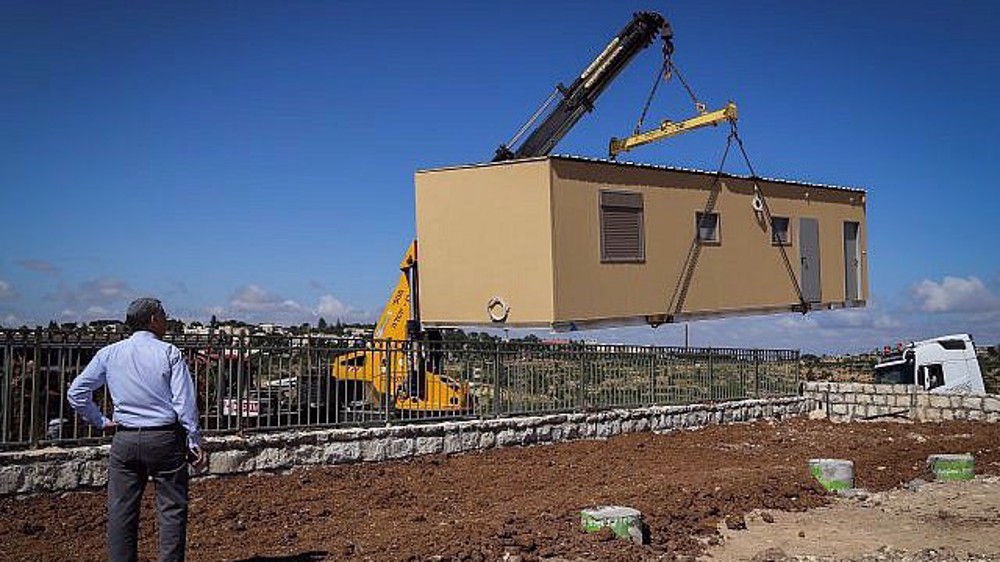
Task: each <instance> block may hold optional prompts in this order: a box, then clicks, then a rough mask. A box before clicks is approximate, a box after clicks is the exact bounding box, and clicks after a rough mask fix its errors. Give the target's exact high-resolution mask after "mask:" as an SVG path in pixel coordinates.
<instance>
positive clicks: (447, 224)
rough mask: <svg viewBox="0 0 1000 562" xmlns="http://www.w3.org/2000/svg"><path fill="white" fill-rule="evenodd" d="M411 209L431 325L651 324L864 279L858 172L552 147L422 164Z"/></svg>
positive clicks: (791, 299)
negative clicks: (676, 160) (780, 169)
mask: <svg viewBox="0 0 1000 562" xmlns="http://www.w3.org/2000/svg"><path fill="white" fill-rule="evenodd" d="M755 183H756V186H757V187H756V188H755ZM416 212H417V217H416V218H417V241H418V250H417V252H418V256H419V257H418V267H419V289H418V298H419V299H420V310H421V320H422V321H423V323H424V324H425V325H427V326H469V325H472V326H475V325H504V326H511V327H538V326H544V327H552V328H555V329H557V330H572V329H578V328H579V329H583V328H589V327H601V326H611V325H626V324H635V323H648V324H652V325H657V324H661V323H666V322H676V321H681V320H686V319H691V318H700V317H713V316H732V315H744V314H762V313H775V312H783V311H793V310H794V311H806V310H816V309H830V308H841V307H858V306H864V305H865V301H866V299H867V295H868V273H867V271H868V267H867V266H868V264H867V259H866V258H867V252H866V250H865V248H866V243H865V235H866V229H865V192H864V191H863V190H861V189H856V188H845V187H834V186H827V185H818V184H812V183H802V182H795V181H787V180H778V179H761V180H757V181H756V182H754V181H752V180H751V179H750V178H748V177H741V176H734V175H727V174H716V173H711V172H703V171H696V170H686V169H679V168H671V167H663V166H651V165H641V164H631V163H618V162H611V161H606V160H592V159H585V158H578V157H568V156H547V157H540V158H531V159H525V160H516V161H511V162H501V163H491V164H479V165H468V166H458V167H450V168H442V169H433V170H422V171H418V172H417V173H416Z"/></svg>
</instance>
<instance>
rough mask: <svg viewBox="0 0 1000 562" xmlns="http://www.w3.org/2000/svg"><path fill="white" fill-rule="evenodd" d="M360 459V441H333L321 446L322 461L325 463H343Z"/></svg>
mask: <svg viewBox="0 0 1000 562" xmlns="http://www.w3.org/2000/svg"><path fill="white" fill-rule="evenodd" d="M360 460H361V443H360V442H358V441H353V442H339V441H333V442H329V443H327V444H326V446H324V447H323V459H322V462H323V463H326V464H343V463H352V462H358V461H360Z"/></svg>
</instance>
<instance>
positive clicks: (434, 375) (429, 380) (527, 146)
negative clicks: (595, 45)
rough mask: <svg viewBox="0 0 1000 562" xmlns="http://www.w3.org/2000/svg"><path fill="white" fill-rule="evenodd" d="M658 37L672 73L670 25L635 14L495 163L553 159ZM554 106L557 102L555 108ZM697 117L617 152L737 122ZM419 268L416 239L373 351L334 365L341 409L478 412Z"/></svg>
mask: <svg viewBox="0 0 1000 562" xmlns="http://www.w3.org/2000/svg"><path fill="white" fill-rule="evenodd" d="M657 36H659V37H660V38H661V39H662V50H663V56H664V61H665V64H664V68H665V69H666V68H668V66H669V65H668V64H666V63H667V62H668V61H669V60H670V57H671V55H672V54H673V49H674V47H673V32H672V30H671V28H670V24H669V23H668V22H667V20H666V19H664V17H663V16H661V15H660V14H658V13H655V12H639V13H636V14H634V15H633V18H632V20H631V21H630V22H629V23H628V24H626V25H625V27H624V28H622V30H621V31H620V32H619V33H618V34H617V35H615V36H614V37H613V38H612V39H611V41H610V42H609V43H608V45H607V46H606V47H605V48H604V49H603V50H602V51H601V52H600V54H598V56H597V57H596V58H595V59H594V60H593V61H592V62H591V63H590V64H589V65H587V67H586V68H585V69H584V70H583V72H582V73H580V75H579V77H578V78H576V79H575V80H574V81H573V82H572V83H571V84H570V86H569V87H566V86H563V85H562V84H559V85H557V86H556V89H555V91H554V92H553V94H552V95H551V96H549V98H548V99H547V100H546V101H545V102H544V103H543V105H542V107H540V108H539V109H538V110H537V111H535V113H534V114H533V115H532V116H531V117H530V118H529V119H528V121H527V122H526V123H525V124H524V125H523V126H522V127H521V128H520V129H518V131H517V132H516V134H515V135H514V136H513V138H512V139H511V140H510V141H508V142H507V143H504V144H501V145H500V147H499V148H498V149H497V150H496V153H495V155H494V157H493V159H492V161H493V162H505V161H510V160H516V159H522V158H532V157H538V156H545V155H547V154H549V153H550V152H551V151H552V150H553V148H554V147H555V146H556V144H557V143H558V142H559V141H560V140H561V139H562V138H563V137H564V136H565V135H566V134H567V133H568V132H569V131H570V129H572V127H573V126H574V125H575V124H576V123H577V122H578V121H579V120H580V118H581V117H582V116H583V115H585V114H586V113H588V112H591V111H593V109H594V103H595V101H596V100H597V98H598V97H599V96H600V95H601V93H602V92H604V90H605V89H606V88H607V87H608V85H609V84H610V83H611V82H612V81H613V80H614V79H615V77H617V76H618V74H619V73H620V72H621V71H622V70H623V69H624V68H625V67H626V66H628V64H629V63H630V62H631V61H632V60H633V59H634V58H635V56H636V55H637V54H639V53H640V52H641V51H642V50H644V49H645V48H647V47H648V46H649V45H651V44H652V43H653V42H655V40H656V37H657ZM556 100H558V102H557V103H555V106H554V107H552V108H551V109H550V106H552V104H553V102H555V101H556ZM699 113H700V115H699V116H697V117H695V118H693V119H690V120H688V121H684V122H680V123H672V124H670V125H669V126H668V125H667V124H664V125H661V127H660V128H659V129H657V130H656V131H652V132H646V133H642V134H641V135H640V134H639V133H638V131H637V134H636V135H633V137H629V138H627V139H622V140H618V139H615V141H614V142H615V143H616V144H615V145H614V147H615V148H614V150H616V151H618V152H620V151H625V150H629V149H631V148H633V147H635V146H639V145H640V144H646V143H648V142H652V141H653V140H659V139H661V138H664V137H668V136H672V135H676V134H680V133H683V132H685V131H686V130H690V129H694V128H697V127H701V126H705V125H706V124H715V123H718V122H721V121H723V120H735V118H736V108H735V106H734V105H733V104H731V103H730V105H729V106H727V108H726V110H725V111H719V112H714V113H711V114H708V115H706V114H705V112H704V110H703V108H699ZM543 116H544V118H543V119H542V120H541V122H540V123H538V124H537V125H536V121H538V119H540V118H542V117H543ZM713 120H714V121H713ZM710 121H712V122H710ZM522 139H523V140H522ZM418 261H419V260H418V246H417V242H416V240H414V241H413V242H412V243H411V244H410V246H409V248H408V249H407V251H406V254H405V255H404V257H403V260H402V262H401V263H400V271H401V275H400V277H399V281H398V283H397V284H396V288H395V289H394V290H393V292H392V296H391V298H390V299H389V301H388V302H387V303H386V305H385V308H384V309H383V311H382V313H381V315H380V316H379V320H378V323H377V324H376V326H375V330H374V333H373V342H372V344H371V348H370V349H364V350H357V351H352V352H349V353H346V354H343V355H340V356H337V357H335V358H334V359H333V362H332V365H331V376H332V377H333V379H334V380H335V381H336V383H337V384H338V385H342V387H343V391H341V392H340V393H339V395H340V397H341V398H340V399H339V400H340V401H341V402H342V403H346V402H348V401H349V402H353V403H362V404H363V403H368V404H370V405H371V406H373V407H388V408H390V409H393V410H395V411H396V412H397V413H401V414H410V415H422V414H435V415H442V414H446V415H455V414H461V413H463V412H467V411H470V410H471V409H472V408H473V407H474V400H473V398H472V394H471V392H470V388H469V385H468V383H465V382H459V381H457V380H455V379H453V378H451V377H448V376H446V375H444V374H443V372H442V360H441V359H442V358H441V357H440V352H437V353H435V352H434V342H437V341H440V340H441V339H442V336H441V333H440V331H438V330H433V329H424V328H423V327H422V326H421V321H420V303H419V286H418V285H419V275H418Z"/></svg>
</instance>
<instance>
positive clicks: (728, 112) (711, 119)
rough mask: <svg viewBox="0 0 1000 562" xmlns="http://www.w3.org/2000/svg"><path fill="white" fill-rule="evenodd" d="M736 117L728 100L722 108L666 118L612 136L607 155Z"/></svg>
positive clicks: (733, 105) (732, 120) (611, 156)
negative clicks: (650, 126)
mask: <svg viewBox="0 0 1000 562" xmlns="http://www.w3.org/2000/svg"><path fill="white" fill-rule="evenodd" d="M736 118H737V113H736V104H735V103H733V102H729V103H727V104H726V106H725V107H723V108H722V109H717V110H715V111H708V112H705V113H702V114H700V115H698V116H696V117H692V118H690V119H685V120H684V121H670V120H666V121H663V122H662V123H660V126H659V127H657V128H655V129H652V130H649V131H646V132H643V133H637V134H634V135H632V136H630V137H625V138H623V139H619V138H614V137H613V138H612V139H611V143H610V144H609V146H608V156H609V157H610V158H611V159H612V160H613V159H615V158H616V157H617V156H618V155H619V154H621V153H622V152H628V151H629V150H632V149H633V148H635V147H637V146H642V145H644V144H649V143H651V142H655V141H658V140H662V139H665V138H668V137H673V136H676V135H679V134H681V133H686V132H688V131H691V130H694V129H698V128H701V127H707V126H709V125H718V124H719V123H722V122H723V121H729V122H731V123H735V122H736Z"/></svg>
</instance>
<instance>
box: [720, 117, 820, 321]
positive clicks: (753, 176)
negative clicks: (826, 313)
mask: <svg viewBox="0 0 1000 562" xmlns="http://www.w3.org/2000/svg"><path fill="white" fill-rule="evenodd" d="M729 125H730V127H731V128H732V130H731V132H730V133H729V136H730V141H729V142H731V141H732V139H736V146H738V147H739V148H740V154H742V155H743V161H744V162H746V165H747V169H748V170H750V181H752V182H753V191H754V195H755V196H757V197H759V198H760V202H761V208H762V210H763V212H764V219H765V220H766V221H767V223H766V224H767V225H768V226H769V227H770V229H771V233H772V234H771V235H772V236H773V235H774V221H773V219H772V217H771V208H770V206H768V204H767V198H766V197H764V191H763V190H762V189H761V188H760V184H759V183H758V180H759V179H760V177H759V176H758V175H757V171H756V170H754V167H753V164H752V163H751V162H750V157H749V156H748V155H747V151H746V148H745V147H744V146H743V139H741V138H740V135H739V132H738V130H737V128H736V123H735V122H734V121H730V122H729ZM726 148H727V150H728V148H729V145H728V143H727V145H726ZM778 242H779V243H778V250H779V251H780V252H781V259H782V261H784V263H785V270H786V271H787V272H788V277H789V279H791V281H792V286H793V287H795V293H796V294H797V295H798V297H799V305H800V306H801V307H802V310H801V312H802V314H805V313H807V312H809V303H808V302H807V301H806V299H805V296H804V295H803V294H802V285H801V284H800V283H799V280H798V278H797V277H796V276H795V270H794V269H793V268H792V262H791V261H790V260H789V259H788V252H787V251H785V244H784V243H782V242H781V241H780V240H779V241H778Z"/></svg>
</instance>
